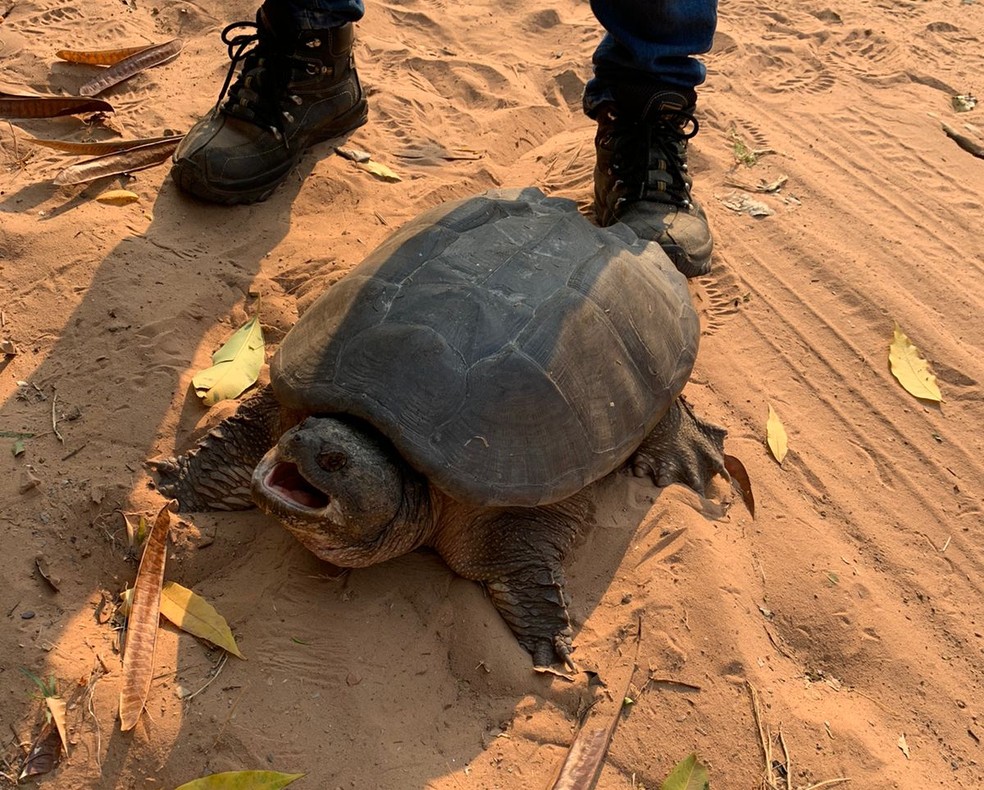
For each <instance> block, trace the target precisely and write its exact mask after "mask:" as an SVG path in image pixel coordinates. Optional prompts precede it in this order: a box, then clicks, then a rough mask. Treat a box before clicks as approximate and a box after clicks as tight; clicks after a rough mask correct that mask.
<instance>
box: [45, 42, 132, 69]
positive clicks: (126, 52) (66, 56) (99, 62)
mask: <svg viewBox="0 0 984 790" xmlns="http://www.w3.org/2000/svg"><path fill="white" fill-rule="evenodd" d="M148 48H149V45H147V44H141V45H140V46H139V47H123V48H122V49H88V50H79V49H60V50H58V51H57V52H56V53H55V57H56V58H61V59H62V60H67V61H68V62H69V63H84V64H85V65H87V66H115V65H116V64H117V63H119V62H120V61H121V60H124V59H126V58H128V57H130V56H131V55H136V54H137V53H139V52H143V51H144V50H145V49H148Z"/></svg>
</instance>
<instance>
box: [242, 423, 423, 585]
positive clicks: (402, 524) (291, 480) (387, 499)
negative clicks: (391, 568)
mask: <svg viewBox="0 0 984 790" xmlns="http://www.w3.org/2000/svg"><path fill="white" fill-rule="evenodd" d="M419 484H420V482H419V481H418V480H417V475H416V473H415V472H413V470H411V469H410V467H409V466H407V464H406V463H405V462H404V461H403V460H402V459H401V458H400V456H399V455H398V454H397V453H396V451H395V450H394V449H393V447H392V446H391V445H390V444H389V442H387V441H386V440H385V439H384V438H383V437H382V436H381V435H380V434H379V433H377V432H376V431H375V430H374V429H372V428H371V427H369V426H367V425H365V424H363V423H358V422H356V421H354V420H349V419H339V418H334V417H308V418H307V419H306V420H304V421H303V422H301V423H300V424H299V425H295V426H294V427H293V428H291V429H290V430H289V431H287V432H286V433H285V434H283V436H281V437H280V441H279V442H278V443H277V444H276V446H274V447H273V448H272V449H271V450H270V451H269V452H267V454H266V455H264V456H263V458H262V459H261V460H260V462H259V464H257V466H256V469H255V470H254V471H253V478H252V493H253V499H254V500H255V501H256V503H257V505H259V507H260V509H261V510H264V511H265V512H267V513H269V514H270V515H272V516H276V517H277V518H278V519H280V521H281V522H282V523H283V525H284V526H285V527H286V528H287V529H288V530H289V531H290V532H291V533H292V534H293V535H294V537H296V538H297V539H298V540H299V541H300V542H301V543H303V544H304V546H306V547H307V548H308V549H310V550H311V551H312V552H314V553H315V554H316V555H317V556H318V557H320V558H321V559H323V560H327V561H328V562H332V563H334V564H336V565H340V566H343V567H359V566H364V565H373V564H375V563H377V562H382V561H383V560H386V559H389V558H390V557H395V556H398V555H400V554H405V553H407V552H408V551H412V550H413V549H415V548H416V547H417V546H419V545H421V543H422V542H423V541H424V539H425V538H426V535H427V529H426V523H425V522H426V519H425V518H424V517H423V516H424V514H423V513H421V512H419V508H418V510H417V511H414V509H413V507H412V506H409V504H410V503H412V502H420V501H421V500H420V499H419V498H418V497H416V496H412V495H411V496H408V493H410V494H412V490H411V491H408V488H409V489H413V488H415V487H416V486H418V485H419Z"/></svg>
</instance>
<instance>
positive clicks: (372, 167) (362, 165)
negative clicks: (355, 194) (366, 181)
mask: <svg viewBox="0 0 984 790" xmlns="http://www.w3.org/2000/svg"><path fill="white" fill-rule="evenodd" d="M355 166H356V167H358V168H359V169H360V170H365V171H366V172H367V173H372V174H373V175H374V176H376V178H381V179H383V181H402V180H403V179H402V178H400V177H399V176H398V175H397V174H396V173H394V172H393V171H392V170H390V169H389V168H388V167H387V166H386V165H384V164H382V163H381V162H377V161H375V160H374V159H370V160H369V161H368V162H356V163H355Z"/></svg>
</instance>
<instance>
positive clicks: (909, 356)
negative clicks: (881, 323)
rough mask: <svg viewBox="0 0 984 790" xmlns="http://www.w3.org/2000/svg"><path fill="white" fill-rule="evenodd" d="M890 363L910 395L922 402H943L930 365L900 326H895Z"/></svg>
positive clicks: (889, 355)
mask: <svg viewBox="0 0 984 790" xmlns="http://www.w3.org/2000/svg"><path fill="white" fill-rule="evenodd" d="M888 362H889V366H890V367H891V370H892V375H893V376H895V378H896V379H898V382H899V384H901V385H902V386H903V387H905V390H906V392H908V393H909V394H910V395H913V396H915V397H917V398H921V399H922V400H931V401H936V402H940V401H942V400H943V395H942V394H941V393H940V388H939V387H938V386H937V384H936V376H934V375H933V372H932V371H931V370H930V369H929V363H928V362H926V360H925V359H923V358H922V356H921V355H920V353H919V349H918V348H916V347H915V346H914V345H912V342H911V341H910V340H909V338H908V337H907V336H906V334H905V332H903V331H902V330H901V329H900V328H899V325H898V324H896V325H895V333H894V338H893V340H892V344H891V345H890V346H889V348H888Z"/></svg>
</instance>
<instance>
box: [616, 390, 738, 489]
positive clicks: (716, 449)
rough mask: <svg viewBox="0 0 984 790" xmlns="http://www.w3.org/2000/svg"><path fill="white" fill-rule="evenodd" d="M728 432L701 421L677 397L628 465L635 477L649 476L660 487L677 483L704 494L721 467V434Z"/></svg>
mask: <svg viewBox="0 0 984 790" xmlns="http://www.w3.org/2000/svg"><path fill="white" fill-rule="evenodd" d="M726 435H727V431H725V430H724V428H719V427H718V426H717V425H713V424H711V423H709V422H704V421H703V420H701V419H700V418H699V417H697V415H695V414H694V413H693V410H692V409H691V408H690V405H689V404H688V403H687V402H686V401H685V400H684V399H683V398H677V399H676V401H674V403H673V405H672V406H670V410H669V411H668V412H667V413H666V415H665V416H664V417H663V419H662V420H660V421H659V422H658V423H657V424H656V427H655V428H653V430H652V432H651V433H650V434H649V436H647V437H646V438H645V439H644V440H643V442H642V444H641V445H639V449H638V450H636V452H635V455H633V456H632V458H631V459H630V461H629V465H630V467H631V469H632V471H633V473H634V474H635V475H636V477H647V476H648V477H649V478H651V479H652V481H653V482H654V483H655V484H656V485H658V486H660V487H664V486H668V485H670V484H671V483H680V484H682V485H685V486H688V487H689V488H692V489H693V490H694V491H696V492H697V493H698V494H701V495H703V494H704V492H705V491H706V490H707V486H708V484H709V483H710V482H711V478H713V477H714V476H715V475H717V474H723V475H724V476H725V477H727V476H728V473H727V472H726V471H725V469H724V437H725V436H726Z"/></svg>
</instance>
